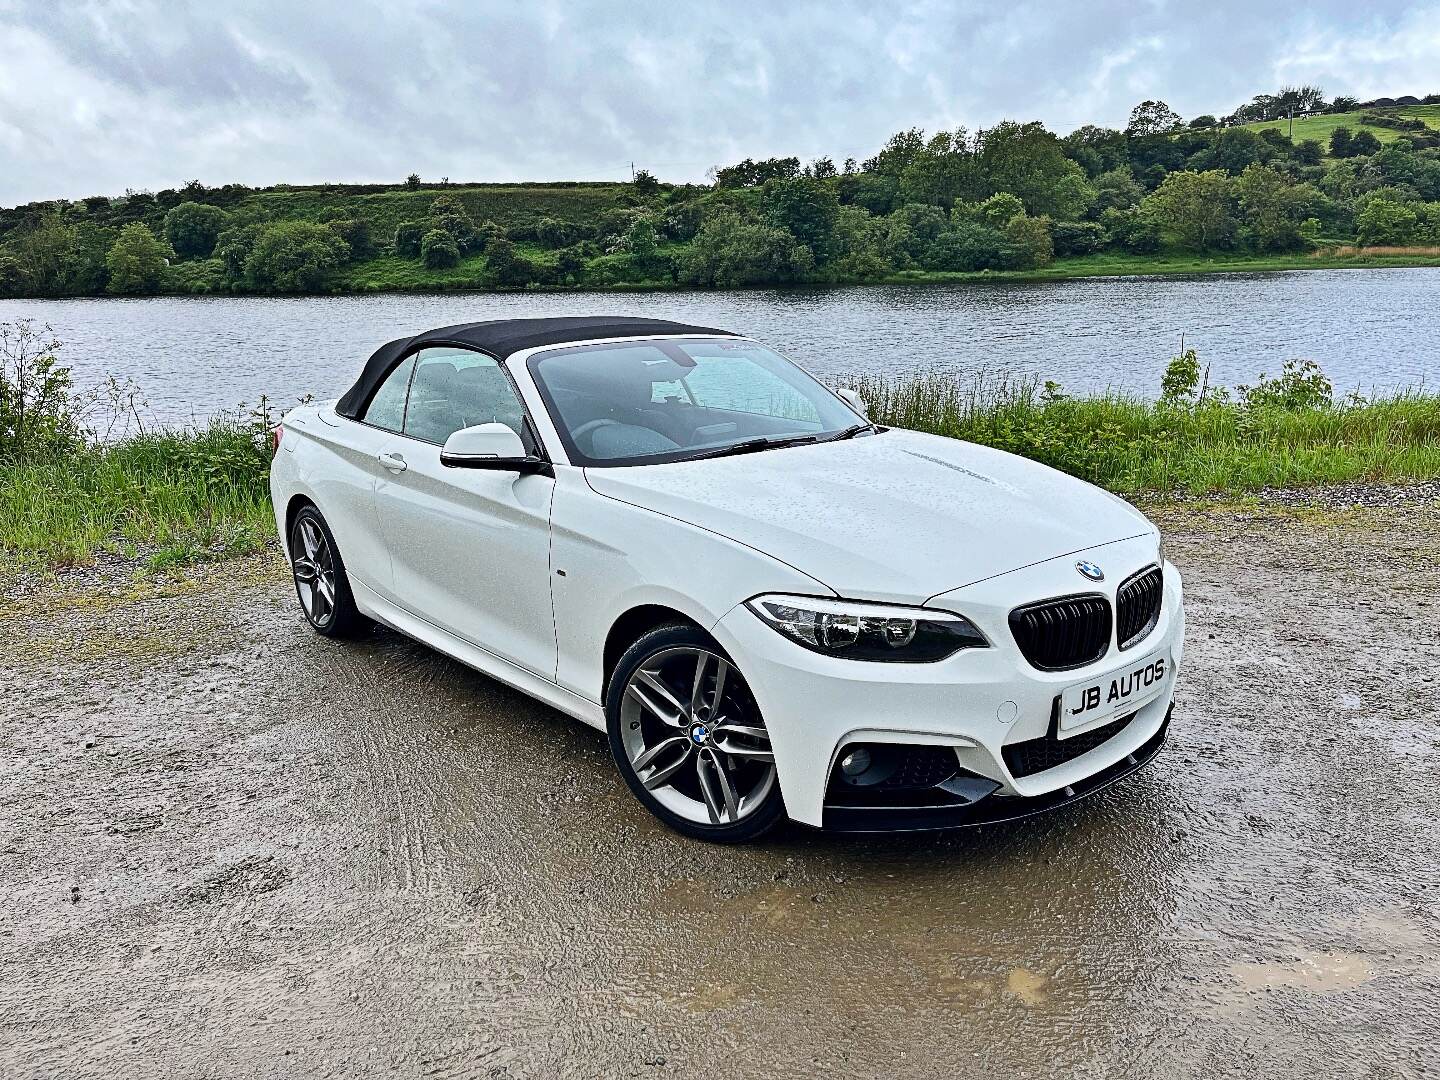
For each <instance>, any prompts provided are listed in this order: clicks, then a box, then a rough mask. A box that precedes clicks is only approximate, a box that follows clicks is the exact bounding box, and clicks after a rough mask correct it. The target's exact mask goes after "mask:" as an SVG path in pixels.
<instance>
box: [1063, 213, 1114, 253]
mask: <svg viewBox="0 0 1440 1080" xmlns="http://www.w3.org/2000/svg"><path fill="white" fill-rule="evenodd" d="M1050 234H1051V236H1052V237H1053V238H1054V243H1055V254H1056V255H1094V254H1095V253H1096V252H1097V251H1103V250H1105V229H1104V227H1103V226H1102V225H1100V224H1099V223H1098V222H1094V221H1055V222H1052V223H1051V225H1050Z"/></svg>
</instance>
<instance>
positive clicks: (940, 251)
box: [922, 220, 1007, 272]
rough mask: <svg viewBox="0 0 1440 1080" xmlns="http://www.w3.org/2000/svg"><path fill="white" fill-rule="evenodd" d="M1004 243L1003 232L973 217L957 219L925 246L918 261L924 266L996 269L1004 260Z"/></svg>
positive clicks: (968, 270) (936, 268)
mask: <svg viewBox="0 0 1440 1080" xmlns="http://www.w3.org/2000/svg"><path fill="white" fill-rule="evenodd" d="M1006 254H1007V244H1006V240H1005V235H1004V233H1002V232H1000V231H999V230H997V229H992V228H990V227H989V226H988V225H982V224H980V223H978V222H975V221H969V220H961V221H957V222H956V223H955V225H954V227H953V228H951V229H949V230H947V231H946V232H943V233H941V234H940V235H939V236H938V237H936V238H935V242H934V243H932V244H931V245H930V247H929V248H928V249H927V250H926V252H925V256H924V260H923V263H922V265H923V266H924V267H925V269H927V270H958V271H965V272H973V271H976V270H998V269H1000V267H1001V266H1003V265H1004V264H1005V259H1006Z"/></svg>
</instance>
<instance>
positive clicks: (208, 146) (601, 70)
mask: <svg viewBox="0 0 1440 1080" xmlns="http://www.w3.org/2000/svg"><path fill="white" fill-rule="evenodd" d="M0 41H3V43H4V48H3V53H0V205H13V204H15V203H19V202H26V201H29V200H32V199H43V198H53V197H57V196H66V197H72V198H73V197H80V196H85V195H92V194H119V193H121V192H123V191H124V190H125V189H126V188H137V189H145V188H148V189H151V190H158V189H160V188H165V187H174V186H177V185H179V184H180V183H183V182H184V181H186V180H189V179H191V178H197V179H199V180H201V181H203V182H205V183H207V184H217V185H218V184H223V183H226V182H230V181H238V182H242V183H246V184H254V185H262V184H272V183H276V182H281V181H285V182H290V183H314V182H319V181H331V180H335V181H338V180H348V181H390V182H393V181H398V180H401V179H403V178H404V177H405V176H406V174H408V173H410V172H412V171H413V172H418V173H419V174H420V175H421V176H423V177H425V178H426V179H439V178H440V177H441V176H449V177H450V178H451V179H452V180H454V181H460V180H490V181H493V180H521V179H530V180H546V179H586V180H598V179H616V178H628V176H629V170H630V162H631V161H632V160H633V161H634V163H635V165H636V167H638V168H648V169H650V170H651V171H652V172H654V173H656V174H657V175H658V176H660V177H661V178H662V179H665V180H700V179H703V177H704V174H705V171H706V169H708V168H709V167H710V166H712V165H716V164H724V163H728V162H731V161H735V160H739V159H740V158H744V157H747V156H749V157H757V158H758V157H768V156H771V155H789V154H797V155H799V156H800V157H801V158H803V159H809V158H812V157H816V156H819V155H822V154H824V155H830V156H831V157H833V158H835V160H836V161H837V162H839V161H842V160H843V159H844V158H846V157H850V156H854V157H857V158H864V157H866V156H868V155H870V154H872V153H873V152H874V151H875V150H876V149H877V148H878V147H879V146H880V145H881V144H882V143H883V142H884V140H885V138H886V137H887V136H888V135H889V134H890V133H892V132H894V131H896V130H898V129H901V128H904V127H910V126H912V125H918V126H922V127H924V128H926V129H927V130H934V129H936V128H941V127H954V126H957V125H961V124H964V125H966V126H968V127H969V128H971V129H972V130H973V129H974V128H976V127H983V126H986V125H989V124H991V123H994V122H995V121H996V120H999V119H1002V118H1007V117H1008V118H1013V119H1020V120H1032V119H1038V120H1042V121H1044V122H1045V124H1046V125H1048V126H1049V127H1050V128H1051V129H1052V130H1055V131H1057V132H1061V133H1064V132H1067V131H1070V130H1071V129H1073V128H1075V127H1078V126H1079V125H1081V124H1085V123H1098V124H1104V125H1110V126H1123V125H1124V122H1125V120H1126V118H1127V116H1128V114H1129V110H1130V108H1131V106H1132V105H1134V104H1135V103H1136V102H1137V101H1140V100H1142V99H1144V98H1151V97H1158V98H1162V99H1164V100H1165V101H1167V102H1169V103H1170V105H1171V106H1172V107H1174V108H1175V109H1177V110H1178V111H1179V112H1180V113H1181V114H1182V115H1184V116H1185V117H1187V118H1188V117H1191V116H1194V115H1197V114H1199V113H1203V112H1214V113H1224V112H1228V111H1229V110H1231V109H1233V108H1234V107H1235V106H1236V105H1238V104H1240V103H1241V102H1242V101H1245V100H1247V99H1248V98H1250V97H1251V96H1253V95H1254V94H1256V93H1259V92H1261V91H1270V90H1274V89H1278V88H1279V86H1280V85H1281V84H1283V83H1286V82H1291V83H1299V82H1314V83H1318V84H1320V85H1321V86H1322V87H1324V89H1325V91H1326V92H1327V94H1330V95H1334V94H1337V93H1349V94H1354V95H1356V96H1358V97H1361V98H1365V97H1373V96H1377V95H1382V94H1384V95H1397V94H1407V93H1409V94H1418V95H1423V94H1426V93H1430V92H1440V0H1421V2H1418V3H1405V2H1398V0H1397V2H1390V0H1378V2H1369V3H1356V2H1353V0H1347V2H1340V0H1313V2H1310V3H1306V4H1295V3H1285V4H1269V3H1264V2H1260V0H1239V2H1236V0H1208V2H1204V3H1193V2H1188V0H1187V2H1183V3H1182V2H1178V0H1176V2H1163V0H1154V2H1150V3H1116V2H1110V0H1098V2H1091V3H1084V4H1041V3H1026V2H1013V0H1007V2H986V3H972V2H951V3H942V2H929V0H915V2H892V3H884V4H882V3H861V2H858V0H857V2H846V0H831V2H818V0H816V2H811V0H772V2H769V3H743V2H734V0H732V2H729V3H706V4H700V3H691V2H689V0H629V2H624V3H610V4H602V3H582V2H569V3H560V2H554V0H504V2H491V0H465V2H461V0H456V2H454V3H438V2H429V3H406V2H405V0H381V2H370V0H345V2H335V3H323V2H318V0H316V2H309V0H262V2H254V3H250V2H245V0H212V2H209V3H199V2H196V3H188V2H182V0H170V2H161V0H125V2H115V3H104V2H99V0H91V2H81V0H44V2H32V0H0Z"/></svg>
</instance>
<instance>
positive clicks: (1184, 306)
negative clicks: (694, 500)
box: [0, 268, 1440, 421]
mask: <svg viewBox="0 0 1440 1080" xmlns="http://www.w3.org/2000/svg"><path fill="white" fill-rule="evenodd" d="M1437 300H1440V268H1423V269H1409V270H1405V269H1397V270H1320V271H1307V272H1301V273H1283V274H1216V275H1211V276H1202V277H1191V278H1173V277H1172V278H1094V279H1089V280H1083V281H1068V282H1051V283H1034V284H994V285H960V286H923V287H922V286H906V287H888V286H883V287H868V288H844V289H823V290H822V289H813V290H808V289H807V290H787V291H755V292H683V293H682V292H676V293H550V294H546V293H519V294H516V293H509V294H504V295H485V294H427V295H385V296H366V297H358V296H351V297H320V298H305V299H280V298H263V297H246V298H240V297H210V298H194V299H191V298H169V297H165V298H156V299H150V300H116V299H97V300H49V301H40V300H5V301H0V320H9V319H14V318H22V317H26V316H29V317H33V318H36V319H38V320H41V321H45V322H48V323H50V324H51V325H52V326H54V328H55V330H56V332H57V333H58V334H59V336H60V337H61V338H62V339H63V340H65V341H66V342H67V348H66V350H65V353H64V358H65V360H66V362H67V363H69V364H71V365H72V366H73V367H74V369H75V373H76V381H77V384H79V385H86V384H89V383H94V382H97V381H99V379H100V378H101V377H102V376H104V375H106V374H115V375H119V376H122V377H129V378H132V379H134V380H135V381H136V382H138V383H139V384H140V386H141V387H142V388H143V389H144V391H145V392H146V395H147V396H148V398H149V399H150V402H151V404H152V407H153V408H154V411H155V413H156V414H157V415H158V416H159V417H160V418H162V419H164V420H167V421H183V420H189V419H192V418H195V417H200V416H204V415H206V414H208V413H211V412H214V411H216V410H217V409H222V408H229V407H233V406H234V405H236V404H237V403H239V402H241V401H249V402H253V401H254V400H255V399H256V397H258V396H259V395H260V394H262V393H264V394H268V395H269V396H270V397H271V398H272V399H274V400H276V401H279V402H289V401H292V400H294V399H295V398H297V397H299V396H301V395H303V394H306V393H313V394H315V395H317V396H319V397H334V396H336V395H338V394H339V393H341V392H342V391H343V390H344V388H345V387H346V386H347V385H348V384H349V382H350V380H351V379H352V378H353V377H354V374H355V373H356V371H357V370H358V368H359V366H360V364H361V363H362V361H363V360H364V358H365V357H366V356H367V355H368V354H369V353H370V352H371V351H372V350H373V349H374V348H375V347H376V346H377V345H379V344H380V343H382V342H384V341H386V340H388V339H390V338H395V337H400V336H403V335H406V334H410V333H414V332H416V331H418V330H424V329H428V328H430V327H434V326H444V325H446V324H450V323H457V322H465V321H467V320H474V319H489V318H513V317H519V316H527V315H528V316H535V315H539V316H544V315H566V314H575V315H584V314H596V313H612V314H634V315H648V316H652V317H659V318H675V319H680V320H684V321H688V322H694V323H698V324H700V325H705V326H717V327H722V328H724V329H728V330H736V331H739V332H742V333H746V334H750V335H753V336H755V337H758V338H761V339H763V340H765V341H766V342H768V343H770V344H772V345H775V346H776V347H778V348H779V349H780V350H781V351H783V352H785V353H787V354H789V355H790V356H792V357H794V358H795V359H797V360H800V361H801V362H803V363H805V364H806V365H807V366H809V367H810V369H811V370H812V371H815V372H817V373H819V374H823V375H839V376H844V375H853V374H860V373H880V372H913V371H942V372H951V373H954V374H957V375H960V376H962V377H965V378H967V379H968V378H973V377H975V376H976V375H977V374H980V373H984V372H989V373H992V374H1006V375H1024V376H1037V377H1040V378H1051V379H1055V380H1056V381H1058V382H1060V383H1062V384H1064V385H1065V386H1066V387H1067V388H1068V389H1071V390H1076V391H1097V390H1104V389H1106V388H1107V387H1111V388H1116V389H1122V390H1127V391H1132V392H1136V393H1146V394H1150V393H1154V392H1155V390H1156V388H1157V386H1158V383H1159V378H1160V372H1161V370H1162V368H1163V366H1164V363H1165V360H1166V358H1168V357H1169V356H1172V355H1174V353H1175V351H1176V350H1177V348H1178V347H1179V344H1180V337H1181V335H1182V334H1183V335H1184V337H1185V342H1186V345H1187V346H1193V347H1194V348H1196V349H1198V350H1199V353H1200V357H1201V359H1202V360H1203V361H1204V362H1206V363H1208V364H1210V365H1211V375H1210V378H1211V382H1212V383H1223V384H1230V385H1233V384H1235V383H1237V382H1238V383H1243V382H1249V381H1252V380H1253V379H1254V378H1255V377H1256V375H1258V374H1259V373H1261V372H1262V371H1263V372H1268V373H1274V372H1276V371H1278V370H1279V368H1280V365H1281V364H1282V363H1283V362H1284V361H1285V360H1286V359H1289V358H1292V357H1305V358H1309V359H1313V360H1316V361H1318V362H1319V363H1320V365H1321V366H1322V367H1323V368H1324V369H1325V370H1326V371H1327V372H1328V373H1329V374H1330V376H1331V377H1332V378H1333V379H1334V380H1335V384H1336V387H1337V389H1340V390H1352V389H1360V390H1362V391H1363V390H1369V389H1372V388H1379V389H1388V388H1395V387H1401V386H1407V385H1415V384H1418V383H1420V382H1422V381H1427V382H1429V383H1432V384H1433V383H1434V382H1435V381H1436V378H1437V377H1440V335H1437V334H1436V333H1435V326H1434V318H1433V312H1434V310H1435V306H1436V303H1437Z"/></svg>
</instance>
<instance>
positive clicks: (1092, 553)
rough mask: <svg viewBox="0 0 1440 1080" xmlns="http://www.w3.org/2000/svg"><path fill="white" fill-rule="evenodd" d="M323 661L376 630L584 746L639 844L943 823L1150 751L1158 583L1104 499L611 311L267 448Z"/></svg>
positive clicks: (1129, 511)
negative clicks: (572, 721)
mask: <svg viewBox="0 0 1440 1080" xmlns="http://www.w3.org/2000/svg"><path fill="white" fill-rule="evenodd" d="M275 436H276V450H275V460H274V464H273V467H272V470H271V480H270V484H271V491H272V493H273V495H274V500H275V514H276V520H277V524H278V526H279V529H280V535H281V537H282V538H283V539H284V542H285V546H286V550H287V552H288V554H289V557H290V560H291V563H292V565H293V568H294V575H295V587H296V592H297V594H298V596H299V600H300V606H301V608H302V610H303V612H304V614H305V617H306V618H307V619H308V620H309V622H310V624H311V626H313V627H314V629H315V630H316V631H318V632H319V633H321V634H325V635H327V636H333V637H343V636H346V635H351V634H354V633H356V632H357V631H360V630H362V629H363V628H364V627H366V626H368V625H369V622H370V621H371V620H374V621H376V622H380V623H383V624H385V625H386V626H389V627H391V628H393V629H395V630H398V631H399V632H401V633H403V634H407V635H409V636H410V637H413V638H415V639H417V640H419V641H421V642H424V643H425V644H427V645H429V646H431V647H433V648H435V649H438V650H440V651H442V652H444V653H447V654H449V655H450V656H453V657H455V658H456V659H457V660H460V661H461V662H463V663H465V664H468V665H470V666H472V667H474V668H477V669H479V670H480V671H482V672H485V673H486V674H488V675H491V676H493V677H494V678H496V679H499V680H501V681H503V682H505V683H508V684H510V685H511V686H514V687H516V688H518V689H520V690H521V691H523V692H525V693H527V694H530V695H532V696H534V697H536V698H539V699H540V700H541V701H544V702H547V703H549V704H550V705H553V706H554V707H555V708H557V709H560V710H562V711H563V712H566V713H568V714H570V715H572V716H574V717H577V718H578V719H580V720H582V721H584V722H585V723H587V724H591V725H594V726H595V727H597V728H601V729H603V730H605V731H606V732H607V733H608V735H609V740H610V747H611V750H612V751H613V753H614V756H615V761H616V763H617V765H618V766H619V769H620V772H621V774H622V775H623V776H624V778H625V780H626V782H627V783H628V784H629V786H630V788H631V790H633V791H634V793H635V795H636V796H637V797H638V798H639V799H640V801H641V802H642V803H644V804H645V805H646V806H647V807H648V808H649V809H650V810H651V811H652V812H653V813H654V814H655V815H656V816H657V817H658V818H660V820H662V821H663V822H665V823H666V824H667V825H670V826H671V827H673V828H675V829H677V830H679V831H680V832H683V833H686V834H688V835H690V836H695V837H701V838H704V839H707V840H717V841H739V840H746V839H750V838H752V837H755V836H757V835H759V834H760V833H762V832H763V831H764V830H766V829H767V828H769V827H770V826H772V825H774V824H775V823H776V822H777V821H778V820H780V819H781V818H782V817H785V816H788V817H790V818H792V819H794V820H795V821H799V822H802V823H804V824H807V825H813V826H818V827H823V828H827V829H834V830H842V831H871V830H891V829H935V828H948V827H953V826H960V825H973V824H979V823H983V822H992V821H1000V820H1006V819H1010V818H1016V817H1021V816H1024V815H1027V814H1031V813H1035V812H1037V811H1040V810H1045V809H1049V808H1052V807H1056V806H1060V805H1065V804H1068V803H1071V802H1074V801H1075V800H1077V799H1080V798H1082V797H1084V796H1085V795H1087V794H1089V793H1091V792H1094V791H1096V790H1097V789H1099V788H1101V787H1103V786H1105V785H1107V784H1109V783H1110V782H1112V781H1114V780H1116V779H1118V778H1119V777H1121V776H1124V775H1126V774H1127V773H1130V772H1133V771H1134V770H1136V769H1138V768H1140V767H1141V766H1142V765H1144V764H1145V763H1146V762H1148V761H1149V760H1150V759H1151V758H1153V757H1154V756H1155V754H1156V753H1158V751H1159V750H1160V747H1161V744H1162V743H1163V742H1164V739H1165V734H1166V729H1167V726H1168V724H1169V719H1170V711H1171V700H1172V697H1173V692H1174V687H1175V677H1176V672H1177V669H1178V667H1179V664H1180V661H1181V654H1182V651H1183V647H1184V646H1183V637H1184V623H1185V618H1184V611H1183V607H1182V602H1181V585H1180V575H1179V574H1178V573H1177V572H1176V570H1175V568H1174V566H1172V565H1171V564H1169V563H1168V562H1166V560H1165V555H1164V550H1163V547H1162V545H1161V542H1160V537H1159V534H1158V532H1157V531H1156V529H1155V527H1154V526H1153V525H1151V524H1150V523H1149V522H1148V521H1147V520H1146V519H1145V518H1144V517H1143V516H1142V515H1140V514H1139V513H1138V512H1137V511H1136V510H1134V509H1133V508H1132V507H1131V506H1129V505H1128V504H1127V503H1125V502H1123V501H1121V500H1120V499H1117V498H1115V497H1113V496H1111V495H1109V494H1106V493H1105V492H1103V491H1100V490H1098V489H1097V488H1094V487H1091V486H1090V485H1088V484H1085V483H1083V482H1081V481H1079V480H1076V479H1074V478H1072V477H1069V476H1066V475H1064V474H1062V473H1059V472H1056V471H1055V470H1053V469H1050V468H1047V467H1045V466H1043V465H1039V464H1036V463H1034V462H1031V461H1027V460H1025V459H1023V458H1018V457H1014V456H1012V455H1010V454H1006V453H1002V452H1000V451H997V450H991V449H987V448H984V447H980V446H975V445H972V444H969V443H964V442H959V441H956V440H953V439H945V438H939V437H936V436H931V435H923V434H919V433H916V432H912V431H902V430H897V429H887V428H883V427H879V426H876V425H874V424H872V423H870V422H869V420H867V419H866V416H865V412H864V408H863V406H862V404H861V402H860V400H859V399H858V397H856V396H855V394H854V393H853V392H851V391H848V390H840V391H832V390H830V389H828V388H826V387H825V386H824V385H822V384H821V383H820V382H818V381H817V380H816V379H814V378H813V377H811V376H810V375H808V374H807V373H806V372H805V371H803V370H802V369H800V368H799V367H797V366H796V365H795V364H793V363H791V362H790V361H788V360H786V359H784V358H783V357H781V356H778V355H777V354H776V353H774V352H772V351H771V350H770V349H767V348H766V347H765V346H764V345H761V344H759V343H757V342H755V341H751V340H748V339H746V338H743V337H738V336H735V335H733V334H729V333H726V332H724V331H721V330H712V329H707V328H705V327H699V326H686V325H681V324H677V323H671V322H661V321H656V320H649V319H634V318H604V317H584V318H564V319H514V320H504V321H496V322H482V323H472V324H468V325H463V326H449V327H445V328H443V329H438V330H432V331H429V332H428V333H422V334H418V335H416V336H414V337H410V338H403V339H401V340H399V341H393V342H391V343H390V344H388V345H386V346H384V347H383V348H381V349H380V350H379V351H377V352H376V353H375V354H374V356H372V357H371V358H370V360H369V361H368V362H367V363H366V365H365V368H364V370H363V372H362V373H361V375H360V378H359V380H358V381H357V382H356V383H355V385H354V386H353V387H351V389H350V390H349V391H348V392H347V393H346V394H345V395H344V396H343V397H341V398H340V399H339V400H338V401H334V402H330V403H326V404H319V405H305V406H302V407H300V408H298V409H295V410H294V411H292V412H290V413H289V414H287V415H286V416H285V418H284V421H283V422H282V423H281V425H280V427H278V428H277V429H276V432H275Z"/></svg>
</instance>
